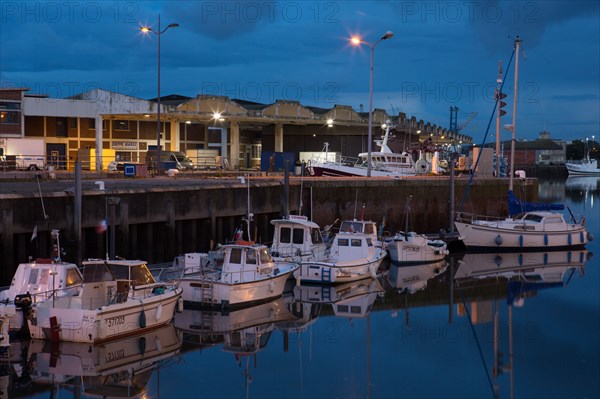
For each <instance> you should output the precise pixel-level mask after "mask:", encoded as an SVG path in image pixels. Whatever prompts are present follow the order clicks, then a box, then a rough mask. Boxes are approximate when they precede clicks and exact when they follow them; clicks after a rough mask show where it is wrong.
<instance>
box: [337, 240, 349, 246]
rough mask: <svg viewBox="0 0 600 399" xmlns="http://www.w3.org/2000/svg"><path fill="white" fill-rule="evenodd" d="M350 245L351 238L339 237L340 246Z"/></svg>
mask: <svg viewBox="0 0 600 399" xmlns="http://www.w3.org/2000/svg"><path fill="white" fill-rule="evenodd" d="M349 245H350V240H348V239H347V238H339V239H338V246H339V247H347V246H349Z"/></svg>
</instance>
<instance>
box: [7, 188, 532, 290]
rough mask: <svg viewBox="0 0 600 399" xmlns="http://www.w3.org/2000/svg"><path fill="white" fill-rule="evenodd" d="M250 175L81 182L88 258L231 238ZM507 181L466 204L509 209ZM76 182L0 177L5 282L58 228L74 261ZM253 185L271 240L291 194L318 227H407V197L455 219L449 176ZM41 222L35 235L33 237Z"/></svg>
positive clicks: (428, 217)
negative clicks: (356, 221) (365, 222)
mask: <svg viewBox="0 0 600 399" xmlns="http://www.w3.org/2000/svg"><path fill="white" fill-rule="evenodd" d="M247 182H248V180H246V181H245V182H242V180H241V179H239V178H237V177H212V178H207V177H202V178H185V177H181V178H179V177H177V178H174V179H173V178H162V177H161V178H149V179H105V180H104V184H105V187H104V190H101V189H100V186H99V185H98V184H96V182H95V181H94V180H93V179H92V180H84V181H83V184H82V189H83V190H82V209H81V215H82V232H81V247H80V251H81V255H82V257H83V258H84V259H85V258H104V257H105V256H106V254H107V253H109V249H113V248H114V254H115V255H117V256H120V257H124V258H138V259H144V260H147V261H148V262H150V263H159V262H170V261H172V260H173V258H174V256H176V255H179V254H181V253H185V252H194V251H206V250H208V249H209V248H210V246H211V245H214V244H215V243H222V242H225V241H226V240H228V239H231V238H232V237H233V234H234V231H235V229H236V228H237V227H240V226H242V225H243V222H242V219H243V218H245V217H246V213H247V203H248V184H247ZM507 185H508V181H507V180H506V181H505V180H504V179H500V180H498V179H494V180H475V181H474V183H473V184H472V185H471V187H470V188H469V197H468V200H467V201H466V202H464V208H463V211H465V212H471V211H475V212H476V213H480V214H487V215H501V214H504V213H505V212H506V190H507ZM73 186H74V183H73V181H72V180H44V181H42V182H40V184H39V185H38V184H37V182H36V181H35V180H33V181H31V180H28V181H22V182H6V181H3V182H0V253H1V254H2V256H0V284H6V283H8V282H10V279H11V278H12V276H13V274H14V270H15V268H16V266H17V265H18V263H20V262H24V261H26V260H27V259H28V257H29V256H33V257H49V256H50V254H51V252H52V248H51V240H50V235H49V231H50V230H52V229H58V230H60V234H61V235H60V236H61V249H62V252H63V254H64V255H63V259H65V260H69V261H76V255H75V254H76V252H77V251H76V245H77V242H76V240H75V237H76V233H75V223H74V219H75V216H74V214H75V212H74V206H75V200H74V195H73ZM520 186H522V190H524V191H523V192H524V193H525V195H526V198H527V199H528V200H530V201H532V200H535V199H536V198H537V180H536V179H527V180H526V181H521V182H519V186H518V187H520ZM466 188H467V178H464V177H463V178H456V179H455V210H459V209H460V206H461V203H462V198H463V194H464V192H465V190H466ZM520 190H521V189H519V188H516V189H515V191H516V192H520ZM40 192H41V193H42V199H43V200H42V199H40ZM249 192H250V196H249V197H250V209H251V212H252V213H253V214H254V222H253V224H252V228H251V234H252V235H253V236H254V237H255V238H256V239H257V241H259V242H269V241H271V239H272V226H271V224H270V220H272V219H274V218H277V217H280V216H282V215H283V214H284V211H285V206H286V198H289V201H288V204H289V211H290V212H291V213H298V212H300V193H301V192H302V210H301V211H302V214H305V215H307V216H310V215H311V213H312V219H313V220H314V221H315V222H317V223H318V224H319V225H320V226H325V225H327V224H331V223H333V222H334V221H335V220H336V219H339V220H344V219H351V218H354V217H356V218H361V215H364V218H365V219H370V220H374V221H377V222H378V223H381V221H382V220H384V219H385V222H386V227H385V231H387V232H389V233H394V232H396V231H398V230H402V229H404V224H405V219H404V209H405V204H406V198H407V197H408V196H412V201H411V213H410V218H409V225H410V227H411V229H412V230H415V231H418V232H437V231H439V230H440V229H448V228H449V225H450V221H449V211H450V207H449V203H450V201H449V196H450V184H449V178H448V177H431V178H430V177H419V178H407V179H389V178H370V179H364V178H340V179H337V178H336V179H326V178H303V179H301V178H299V177H291V178H290V182H289V190H288V192H289V194H288V196H287V197H286V189H285V185H284V178H283V177H282V176H269V177H264V176H262V177H251V178H250V189H249ZM42 203H43V206H42ZM363 204H365V205H364V211H363ZM44 212H45V215H47V217H44ZM103 219H108V220H109V228H108V230H107V231H106V232H101V231H98V226H99V224H100V223H99V222H100V221H101V220H103ZM110 221H114V223H111V222H110ZM36 225H37V238H36V239H35V240H31V237H32V231H33V229H34V227H35V226H36ZM338 226H339V222H338ZM111 227H112V228H111ZM113 231H114V234H113ZM111 252H112V251H111Z"/></svg>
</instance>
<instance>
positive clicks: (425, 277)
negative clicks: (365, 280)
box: [388, 259, 448, 294]
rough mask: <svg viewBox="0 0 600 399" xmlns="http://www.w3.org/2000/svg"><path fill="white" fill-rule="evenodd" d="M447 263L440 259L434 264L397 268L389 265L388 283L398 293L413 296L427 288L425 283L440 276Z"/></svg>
mask: <svg viewBox="0 0 600 399" xmlns="http://www.w3.org/2000/svg"><path fill="white" fill-rule="evenodd" d="M447 267H448V263H447V262H446V261H445V260H444V259H442V260H439V261H437V262H434V263H426V264H420V265H409V266H398V265H394V264H391V265H390V270H389V272H388V281H389V283H390V285H391V286H392V287H394V288H395V289H396V290H397V291H398V292H408V293H409V294H414V293H415V292H417V291H420V290H423V289H425V288H427V282H428V281H429V280H431V279H432V278H435V277H437V276H439V275H440V274H442V273H443V272H444V271H445V270H446V268H447Z"/></svg>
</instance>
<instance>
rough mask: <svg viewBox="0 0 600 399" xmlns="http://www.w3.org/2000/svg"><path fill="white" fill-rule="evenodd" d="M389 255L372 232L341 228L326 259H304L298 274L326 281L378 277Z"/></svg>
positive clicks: (305, 280)
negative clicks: (380, 268)
mask: <svg viewBox="0 0 600 399" xmlns="http://www.w3.org/2000/svg"><path fill="white" fill-rule="evenodd" d="M386 255H387V253H386V251H385V249H383V248H381V247H379V248H378V247H376V246H375V244H374V242H373V238H372V237H371V236H370V235H369V234H364V233H348V232H339V233H337V234H336V235H335V237H334V239H333V243H332V244H331V247H330V249H329V253H328V254H327V257H326V259H325V260H323V261H321V262H301V263H300V268H299V269H298V271H297V272H295V273H294V276H295V277H296V278H297V279H300V280H301V281H303V282H314V283H326V284H329V283H343V282H348V281H354V280H360V279H363V278H366V277H369V276H371V277H374V276H375V275H376V273H377V270H378V269H379V266H380V265H381V262H382V261H383V259H384V258H385V256H386Z"/></svg>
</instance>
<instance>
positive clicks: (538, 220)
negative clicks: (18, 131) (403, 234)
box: [454, 37, 593, 251]
mask: <svg viewBox="0 0 600 399" xmlns="http://www.w3.org/2000/svg"><path fill="white" fill-rule="evenodd" d="M520 44H521V39H519V38H518V37H517V39H516V40H515V54H516V62H515V83H514V93H515V95H514V103H513V122H512V125H510V130H511V131H512V142H511V152H510V154H511V157H510V164H511V167H510V169H511V173H510V178H509V189H508V208H509V216H508V217H507V218H491V217H488V216H478V215H474V214H466V213H458V214H457V215H456V219H455V222H454V224H455V226H456V229H457V230H458V232H459V234H460V237H461V239H462V241H463V243H464V244H465V246H466V247H467V249H468V250H483V251H489V250H492V251H498V250H505V251H516V250H529V251H547V250H560V249H565V248H572V247H582V246H585V245H586V244H587V242H588V241H589V240H592V239H593V236H592V235H591V233H589V232H588V231H587V230H586V229H585V219H584V218H581V219H580V220H577V219H576V218H575V216H574V215H573V214H572V213H571V212H570V210H569V212H570V215H571V223H567V222H566V221H565V219H564V216H563V215H562V214H561V213H558V212H556V211H559V210H562V209H564V205H562V204H541V203H532V202H526V201H521V200H520V199H518V198H517V197H516V196H515V194H514V192H513V186H514V175H515V173H514V153H515V142H516V130H517V126H516V105H517V98H518V97H517V89H518V76H519V68H518V67H519V52H520ZM522 175H523V176H524V174H522Z"/></svg>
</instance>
